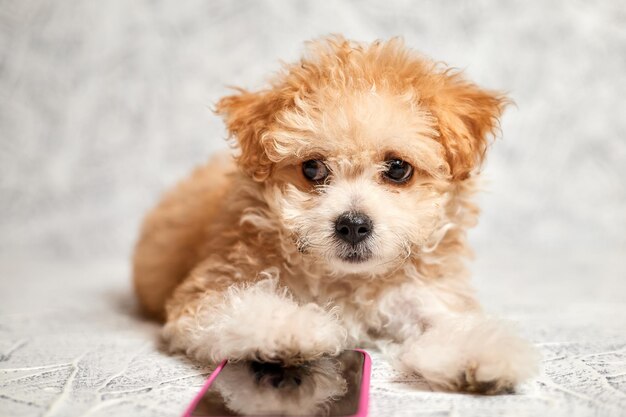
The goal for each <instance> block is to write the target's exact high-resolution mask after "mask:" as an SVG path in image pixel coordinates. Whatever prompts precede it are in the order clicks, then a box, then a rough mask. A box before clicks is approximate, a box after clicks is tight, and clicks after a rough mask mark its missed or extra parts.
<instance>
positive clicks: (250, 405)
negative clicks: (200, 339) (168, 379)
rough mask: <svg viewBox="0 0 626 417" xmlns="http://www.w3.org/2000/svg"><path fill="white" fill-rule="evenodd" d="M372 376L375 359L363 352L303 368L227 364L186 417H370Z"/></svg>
mask: <svg viewBox="0 0 626 417" xmlns="http://www.w3.org/2000/svg"><path fill="white" fill-rule="evenodd" d="M370 373H371V359H370V357H369V355H368V354H367V353H366V352H365V351H363V350H347V351H344V352H343V353H341V354H340V355H339V356H337V357H332V358H322V359H319V360H315V361H311V362H307V363H304V364H302V365H299V366H283V365H280V364H276V363H262V362H253V361H240V362H227V361H224V362H222V363H221V364H220V365H219V366H218V367H217V368H216V369H215V371H213V373H212V374H211V375H210V376H209V379H207V381H206V382H205V384H204V385H203V387H202V389H201V390H200V392H199V393H198V395H196V397H195V398H194V399H193V401H192V402H191V404H190V405H189V407H188V408H187V410H186V411H185V413H184V414H183V417H209V416H210V417H217V416H220V417H225V416H329V417H335V416H344V417H365V416H367V407H368V401H369V385H370Z"/></svg>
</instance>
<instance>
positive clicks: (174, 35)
mask: <svg viewBox="0 0 626 417" xmlns="http://www.w3.org/2000/svg"><path fill="white" fill-rule="evenodd" d="M329 33H341V34H343V35H345V36H346V37H348V38H352V39H355V40H361V41H373V40H375V39H387V38H389V37H392V36H402V37H404V39H405V41H406V43H407V45H408V46H410V47H412V48H414V49H416V50H418V51H420V52H422V53H424V54H426V55H428V56H431V57H433V58H434V59H436V60H440V61H445V62H447V63H448V64H449V65H450V66H453V67H457V68H459V69H462V70H464V71H465V72H466V74H467V77H468V78H470V79H472V80H474V81H475V82H477V83H478V84H480V85H482V86H484V87H486V88H491V89H500V90H505V91H508V93H509V95H510V97H511V98H512V99H513V100H514V101H515V103H516V105H515V106H511V107H510V108H509V109H508V110H507V111H506V113H505V115H504V117H503V119H502V132H503V134H502V136H501V137H500V138H499V139H498V140H497V141H496V142H495V143H494V145H493V147H492V149H491V152H490V154H489V156H488V160H487V163H486V165H485V169H484V176H483V177H484V184H483V188H484V192H483V193H481V194H480V195H479V196H478V199H479V202H480V205H481V207H482V209H483V215H482V217H481V220H480V222H479V225H478V227H477V228H475V229H474V230H472V231H471V233H470V238H471V240H472V241H473V244H474V248H475V249H476V252H477V257H476V261H475V262H474V263H473V265H472V269H473V271H474V282H475V284H476V287H477V289H478V296H479V298H480V299H481V301H482V302H483V304H484V306H485V308H486V310H487V311H488V312H490V313H493V314H496V315H498V316H500V317H503V318H506V319H508V320H510V321H512V322H514V324H515V325H516V326H517V327H518V328H519V329H520V331H521V332H522V334H523V335H524V337H526V338H528V339H529V340H531V341H532V342H533V343H534V344H535V345H536V346H537V347H538V348H539V349H540V351H541V353H542V355H543V358H544V362H543V367H542V368H543V373H542V375H540V376H538V378H537V379H535V380H534V381H532V382H531V383H529V384H528V385H527V386H525V387H523V388H521V389H520V390H518V393H517V394H516V395H513V396H501V397H488V398H487V397H474V396H459V395H452V394H441V393H429V392H423V391H418V390H416V389H413V388H414V387H413V388H411V387H412V386H411V384H415V383H416V379H415V376H412V377H411V378H413V379H411V378H409V377H407V376H400V377H397V376H395V375H394V373H393V372H391V370H390V369H389V366H388V365H387V362H385V361H384V360H383V359H382V358H380V357H378V356H375V358H374V378H373V380H372V391H371V392H372V404H373V405H372V407H373V408H372V415H373V416H376V415H380V416H393V415H412V416H414V415H422V416H441V415H464V416H476V417H490V416H496V415H498V416H500V415H533V416H542V415H550V416H562V417H576V416H586V415H601V416H623V415H624V410H625V409H626V335H625V333H624V329H625V328H626V299H625V297H624V294H626V279H625V277H626V181H625V179H626V76H625V74H626V3H625V2H624V1H623V0H595V1H582V0H518V1H510V0H472V1H442V0H423V1H408V0H404V1H403V0H393V1H392V0H385V1H368V0H362V1H356V0H353V1H348V0H345V1H333V0H325V1H314V0H311V1H287V0H284V1H279V0H274V1H267V0H259V1H252V0H237V1H227V0H210V1H209V0H186V1H176V0H169V1H157V0H132V1H128V0H101V1H97V0H63V1H51V0H0V410H2V411H0V414H6V415H11V416H14V417H19V416H35V415H46V416H48V417H50V416H64V417H67V416H73V415H76V416H78V415H87V414H89V415H90V416H92V417H97V416H110V415H133V416H164V417H165V416H171V415H180V414H181V413H182V410H183V409H184V407H185V406H186V404H188V403H189V401H190V399H191V398H192V397H193V395H194V394H195V393H196V392H197V390H198V389H199V387H200V386H201V385H202V383H203V381H204V378H205V377H206V375H207V372H208V370H207V369H205V368H203V367H202V365H203V364H194V363H191V362H189V361H188V360H186V359H185V358H183V357H181V356H169V355H166V354H164V353H163V351H162V350H161V349H160V348H159V345H158V340H159V338H158V332H159V325H158V324H156V323H149V322H145V321H142V320H141V319H139V318H138V317H137V315H136V314H135V313H136V304H135V301H134V298H133V296H132V291H131V289H130V279H129V276H130V272H129V266H130V262H129V261H130V255H131V251H132V246H133V243H134V240H135V239H136V236H137V232H138V228H139V224H140V221H141V218H142V216H143V215H144V213H145V212H146V211H147V210H148V209H149V208H150V207H151V206H153V205H154V204H155V203H156V201H157V199H158V198H159V195H160V194H161V193H162V192H163V191H164V190H165V189H167V188H168V187H171V186H172V185H173V184H175V183H176V182H177V181H178V180H180V179H181V178H182V177H183V176H185V175H187V174H188V172H189V171H190V170H191V169H192V168H193V167H194V166H195V165H197V164H201V163H203V162H204V161H206V160H207V159H208V158H209V157H210V155H211V154H213V153H214V152H216V151H218V150H223V149H226V148H227V146H226V142H225V140H224V139H225V136H226V133H225V131H224V127H223V124H222V122H221V120H219V119H218V118H217V117H216V116H215V115H214V114H212V112H211V107H212V106H213V104H214V103H215V102H216V101H217V100H218V99H219V98H220V97H221V96H222V95H224V94H227V92H228V89H227V87H226V86H228V85H233V86H242V87H245V88H250V89H254V88H259V87H262V86H263V85H264V83H265V81H266V80H267V78H268V77H269V76H271V74H272V72H274V71H277V70H278V69H279V68H280V63H279V61H281V60H283V61H291V60H295V59H297V58H298V57H299V55H300V53H301V52H302V50H303V43H304V41H306V40H308V39H311V38H317V37H320V36H324V35H327V34H329ZM407 384H408V385H407ZM407 386H408V388H407ZM418 410H421V412H419V413H418ZM408 412H410V413H409V414H407V413H408Z"/></svg>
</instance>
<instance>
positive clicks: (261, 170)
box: [215, 89, 279, 181]
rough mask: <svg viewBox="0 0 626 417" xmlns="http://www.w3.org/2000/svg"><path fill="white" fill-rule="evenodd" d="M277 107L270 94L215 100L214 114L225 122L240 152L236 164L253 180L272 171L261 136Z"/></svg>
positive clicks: (269, 92)
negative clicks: (216, 101)
mask: <svg viewBox="0 0 626 417" xmlns="http://www.w3.org/2000/svg"><path fill="white" fill-rule="evenodd" d="M278 106H279V103H278V100H277V98H276V96H275V95H274V94H273V93H272V92H271V91H259V92H248V91H245V90H242V89H239V90H238V93H237V94H234V95H231V96H227V97H223V98H222V99H221V100H219V101H218V103H217V105H216V107H215V112H216V113H217V114H219V115H221V116H222V117H223V118H224V121H225V122H226V128H227V129H228V132H229V134H230V136H231V137H232V138H234V139H235V140H236V143H237V146H238V148H239V150H240V153H239V155H238V156H237V163H238V164H239V166H240V167H241V169H242V170H243V171H244V172H245V173H246V174H248V175H250V176H251V177H252V178H253V179H254V180H256V181H263V180H265V179H266V178H267V177H268V176H269V175H270V173H271V171H272V166H273V163H272V161H270V159H269V158H268V156H267V152H266V149H265V146H264V144H263V136H264V134H265V133H266V132H267V131H268V129H269V127H270V125H271V123H272V121H273V118H274V114H275V113H276V112H277V110H278V109H277V107H278Z"/></svg>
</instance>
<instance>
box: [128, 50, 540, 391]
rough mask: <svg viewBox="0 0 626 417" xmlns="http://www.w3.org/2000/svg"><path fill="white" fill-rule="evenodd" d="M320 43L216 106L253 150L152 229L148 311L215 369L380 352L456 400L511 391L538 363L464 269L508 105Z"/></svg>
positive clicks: (447, 77)
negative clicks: (485, 305)
mask: <svg viewBox="0 0 626 417" xmlns="http://www.w3.org/2000/svg"><path fill="white" fill-rule="evenodd" d="M311 49H312V56H311V57H308V58H303V60H302V61H301V62H299V63H298V64H295V65H292V66H289V67H287V69H286V71H285V73H284V74H282V75H281V76H279V77H278V78H277V80H276V82H275V83H274V85H273V86H272V88H271V89H268V90H264V91H260V92H257V93H250V92H245V91H240V93H239V94H237V95H234V96H230V97H226V98H224V99H222V100H221V101H220V102H219V103H218V107H217V111H218V113H220V114H222V115H224V116H225V119H226V123H227V126H228V129H229V131H230V133H231V135H232V136H233V137H234V138H235V139H236V141H237V145H238V147H239V149H240V155H238V157H237V159H236V162H229V161H227V160H226V159H225V158H224V159H219V158H218V159H215V160H214V161H213V162H212V163H210V164H208V165H207V166H205V167H203V168H199V169H198V170H197V171H195V172H194V174H193V175H192V176H191V178H189V179H188V180H186V181H185V182H183V183H182V184H180V185H179V186H178V187H177V188H176V189H175V190H173V191H172V192H170V193H169V194H168V195H167V196H166V197H165V198H164V200H163V201H162V202H161V203H160V205H159V206H158V207H157V208H156V209H155V210H154V211H153V212H152V213H151V214H150V215H149V216H148V217H147V219H146V221H145V223H144V227H143V230H142V235H141V238H140V241H139V243H138V245H137V248H136V252H135V259H134V261H135V263H134V275H135V286H136V290H137V293H138V295H139V298H140V301H141V303H142V305H143V306H144V308H145V310H146V311H148V312H149V313H151V314H153V315H155V316H161V317H163V318H165V319H166V325H165V328H164V336H165V337H166V339H167V340H168V341H169V343H170V346H171V347H172V349H179V350H184V351H186V352H187V354H188V355H190V356H192V357H193V358H195V359H197V360H199V361H211V362H214V361H218V360H221V359H223V358H230V359H244V358H246V359H258V360H280V361H283V362H298V361H302V360H310V359H315V358H319V357H320V356H322V355H326V354H337V353H338V352H340V351H341V350H342V349H344V348H346V347H378V348H380V349H383V350H384V351H385V352H387V353H388V354H389V355H390V356H391V357H392V358H393V360H394V362H395V363H396V365H397V366H398V368H400V369H402V370H405V371H410V372H417V373H419V374H421V375H422V376H423V377H424V378H426V380H428V381H429V382H430V383H432V384H433V385H434V386H437V387H440V388H443V389H464V390H469V391H479V392H499V391H502V390H507V389H510V388H512V387H513V386H514V385H515V384H517V383H518V382H520V381H522V380H524V379H525V378H527V377H529V376H530V375H531V374H532V373H533V372H534V371H535V368H536V357H535V354H534V351H533V350H532V349H531V348H530V347H529V346H528V345H527V344H526V343H525V342H523V341H521V340H520V339H518V338H517V337H516V336H514V335H512V334H511V333H509V332H508V331H507V329H505V328H504V327H503V326H502V325H500V324H499V323H497V322H494V321H493V320H491V319H488V318H486V317H485V316H484V315H483V314H482V313H481V312H480V308H479V306H478V303H477V302H476V300H475V299H474V297H473V293H472V290H471V287H470V285H469V283H468V280H467V276H466V273H465V268H464V265H463V259H464V257H466V256H467V254H468V249H467V245H466V241H465V232H466V229H467V228H469V227H471V226H472V225H474V224H475V222H476V218H477V214H478V210H477V208H476V207H475V206H474V205H473V204H472V203H471V202H470V197H471V195H472V193H473V190H474V188H475V182H476V173H477V168H478V167H479V165H480V162H481V161H482V158H483V156H484V152H485V150H486V138H487V136H488V135H489V134H491V133H492V131H493V130H494V128H495V127H496V124H497V118H498V117H499V115H500V113H501V111H502V108H503V106H504V104H505V100H504V99H503V98H502V97H501V96H500V95H498V94H494V93H492V92H489V91H485V90H481V89H479V88H478V87H476V86H475V85H474V84H471V83H469V82H467V81H465V80H464V79H463V78H462V77H461V76H460V75H459V74H457V73H452V72H450V71H447V70H444V69H441V68H439V66H437V65H436V64H433V63H432V62H430V61H428V60H425V59H423V58H421V57H418V56H416V55H414V54H412V53H411V52H410V51H407V50H406V49H405V48H404V47H403V45H402V44H401V42H399V41H397V40H392V41H389V42H386V43H375V44H372V45H360V44H354V43H350V42H348V41H344V40H343V39H341V38H332V39H329V40H326V41H322V42H317V43H313V47H312V48H311Z"/></svg>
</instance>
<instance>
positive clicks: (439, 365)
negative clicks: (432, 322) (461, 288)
mask: <svg viewBox="0 0 626 417" xmlns="http://www.w3.org/2000/svg"><path fill="white" fill-rule="evenodd" d="M398 359H399V362H400V366H401V367H402V368H403V369H404V370H411V371H414V372H418V373H419V374H421V375H422V376H423V377H424V378H425V379H426V380H427V381H428V382H429V383H430V384H431V385H432V386H434V387H436V388H439V389H444V390H450V391H465V392H472V393H480V394H498V393H504V392H512V391H513V390H514V388H515V386H517V385H518V384H520V383H521V382H524V381H525V380H527V379H528V378H530V377H532V376H533V375H534V374H535V373H536V372H537V368H538V361H539V356H538V354H537V352H536V351H535V349H534V348H533V347H532V346H531V345H529V344H528V343H527V342H525V341H524V340H522V339H520V338H519V337H518V336H516V335H515V334H513V333H512V332H510V331H509V330H508V329H506V328H505V327H503V325H502V324H500V323H498V322H496V321H494V320H489V319H485V318H465V319H460V320H456V321H451V322H448V323H442V324H438V325H437V326H434V327H433V328H431V329H429V330H427V331H426V332H425V333H424V334H422V335H421V336H419V338H417V339H416V340H414V341H413V342H411V343H408V344H407V345H405V347H404V348H403V351H402V353H400V356H399V358H398Z"/></svg>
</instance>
